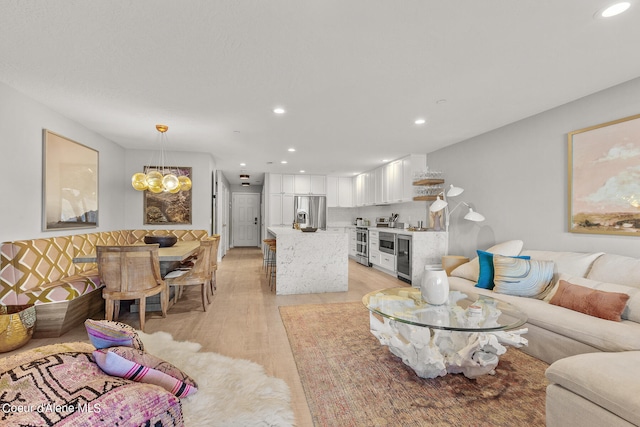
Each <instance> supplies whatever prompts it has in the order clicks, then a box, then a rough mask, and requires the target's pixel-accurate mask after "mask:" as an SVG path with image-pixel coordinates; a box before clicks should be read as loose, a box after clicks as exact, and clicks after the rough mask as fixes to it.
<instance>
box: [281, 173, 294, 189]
mask: <svg viewBox="0 0 640 427" xmlns="http://www.w3.org/2000/svg"><path fill="white" fill-rule="evenodd" d="M294 178H295V175H282V194H293V193H295V183H294Z"/></svg>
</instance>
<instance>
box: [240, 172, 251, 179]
mask: <svg viewBox="0 0 640 427" xmlns="http://www.w3.org/2000/svg"><path fill="white" fill-rule="evenodd" d="M240 179H249V175H247V174H246V173H243V174H240Z"/></svg>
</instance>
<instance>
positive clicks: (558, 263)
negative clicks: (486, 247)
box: [521, 250, 604, 281]
mask: <svg viewBox="0 0 640 427" xmlns="http://www.w3.org/2000/svg"><path fill="white" fill-rule="evenodd" d="M603 254H604V252H593V253H586V252H561V251H535V250H524V251H522V254H521V255H529V256H530V257H531V259H538V260H547V261H553V262H554V263H555V270H554V273H555V276H554V280H555V281H557V280H558V274H560V273H564V274H569V275H571V276H578V277H587V273H589V270H591V266H592V265H593V264H594V261H596V260H597V259H598V258H600V256H602V255H603Z"/></svg>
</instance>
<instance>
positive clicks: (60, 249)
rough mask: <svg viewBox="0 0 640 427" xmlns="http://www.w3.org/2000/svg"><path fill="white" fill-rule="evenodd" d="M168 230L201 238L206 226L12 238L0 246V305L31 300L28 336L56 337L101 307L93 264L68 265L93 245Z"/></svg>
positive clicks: (127, 241) (122, 242) (184, 236)
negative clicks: (32, 317) (33, 324)
mask: <svg viewBox="0 0 640 427" xmlns="http://www.w3.org/2000/svg"><path fill="white" fill-rule="evenodd" d="M149 234H153V235H162V234H172V235H174V236H176V237H177V238H178V240H183V241H186V240H201V239H203V238H205V237H207V236H208V232H207V231H206V230H143V229H139V230H117V231H103V232H97V233H88V234H76V235H69V236H59V237H49V238H40V239H33V240H16V241H12V242H5V243H3V244H2V246H1V247H0V253H1V257H0V305H26V304H34V305H35V307H36V327H35V331H34V337H38V338H45V337H59V336H61V335H62V334H64V333H65V332H67V331H69V329H71V328H72V327H74V326H76V325H78V324H80V323H82V322H84V321H85V319H87V318H89V317H91V316H93V315H94V314H96V313H99V312H100V311H101V310H103V309H104V300H103V299H102V292H101V288H102V285H101V284H100V280H99V278H98V267H97V265H96V264H95V263H82V264H74V262H73V259H74V258H75V257H78V256H80V255H87V254H90V253H95V250H96V249H95V248H96V246H98V245H131V244H137V243H144V236H146V235H149Z"/></svg>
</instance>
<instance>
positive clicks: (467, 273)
mask: <svg viewBox="0 0 640 427" xmlns="http://www.w3.org/2000/svg"><path fill="white" fill-rule="evenodd" d="M522 246H524V243H523V242H522V240H509V241H507V242H502V243H498V244H497V245H493V246H491V247H490V248H489V249H487V250H486V252H491V253H492V254H499V255H504V256H517V255H520V251H521V250H522ZM478 261H479V260H478V257H475V258H474V259H472V260H471V261H469V262H467V263H464V264H462V265H459V266H458V267H456V268H455V270H453V271H452V272H451V275H452V276H454V277H462V278H463V279H467V280H471V281H472V282H477V281H478V276H480V265H479V262H478Z"/></svg>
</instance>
